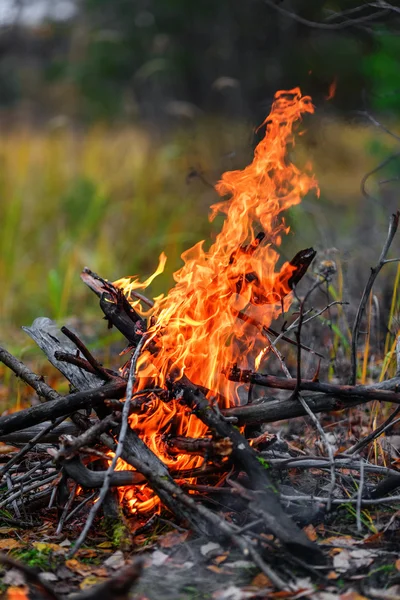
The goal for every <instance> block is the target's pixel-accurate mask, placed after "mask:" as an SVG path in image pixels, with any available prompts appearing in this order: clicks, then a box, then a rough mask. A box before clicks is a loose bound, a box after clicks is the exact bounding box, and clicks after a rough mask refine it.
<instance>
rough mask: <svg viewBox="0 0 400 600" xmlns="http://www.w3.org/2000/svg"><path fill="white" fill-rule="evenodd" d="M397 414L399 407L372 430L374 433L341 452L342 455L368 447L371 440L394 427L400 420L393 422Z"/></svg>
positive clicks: (399, 410)
mask: <svg viewBox="0 0 400 600" xmlns="http://www.w3.org/2000/svg"><path fill="white" fill-rule="evenodd" d="M399 412H400V406H398V407H397V408H396V410H394V411H393V412H392V414H391V415H390V416H389V417H388V418H387V419H386V421H385V422H384V423H382V424H381V425H379V427H377V428H376V429H374V431H371V433H370V434H368V435H367V437H365V438H363V439H362V440H360V441H358V442H357V444H354V446H351V448H348V449H347V450H346V451H345V452H343V454H348V455H350V456H351V455H352V454H355V453H356V452H359V451H360V450H362V449H363V448H365V446H368V444H369V443H370V442H372V440H376V439H377V438H378V437H379V436H380V435H382V433H384V432H385V431H387V430H388V429H391V428H392V427H393V426H394V425H396V423H399V422H400V419H396V420H395V421H393V419H394V418H395V417H396V416H397V415H398V414H399Z"/></svg>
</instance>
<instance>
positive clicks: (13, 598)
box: [7, 587, 29, 600]
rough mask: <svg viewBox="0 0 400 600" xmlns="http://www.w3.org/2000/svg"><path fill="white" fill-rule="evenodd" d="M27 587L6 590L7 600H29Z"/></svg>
mask: <svg viewBox="0 0 400 600" xmlns="http://www.w3.org/2000/svg"><path fill="white" fill-rule="evenodd" d="M28 592H29V590H28V588H27V587H23V588H20V587H10V588H8V590H7V600H29V597H28Z"/></svg>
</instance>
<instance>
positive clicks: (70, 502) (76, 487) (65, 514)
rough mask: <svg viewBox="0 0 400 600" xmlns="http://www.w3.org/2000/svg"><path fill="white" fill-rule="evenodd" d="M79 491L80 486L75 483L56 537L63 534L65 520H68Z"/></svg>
mask: <svg viewBox="0 0 400 600" xmlns="http://www.w3.org/2000/svg"><path fill="white" fill-rule="evenodd" d="M77 489H78V484H77V483H75V484H74V485H73V486H72V490H71V492H70V494H69V498H68V500H67V503H66V504H65V506H64V509H63V511H62V515H61V517H60V520H59V522H58V525H57V529H56V535H60V533H61V532H62V528H63V527H64V523H65V519H66V517H67V515H68V511H69V509H70V508H71V506H72V503H73V501H74V499H75V496H76V490H77Z"/></svg>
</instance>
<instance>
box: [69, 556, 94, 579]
mask: <svg viewBox="0 0 400 600" xmlns="http://www.w3.org/2000/svg"><path fill="white" fill-rule="evenodd" d="M65 566H66V567H67V569H69V570H70V571H73V572H74V573H79V575H86V573H87V572H88V571H91V569H92V567H91V566H90V565H85V563H81V562H80V561H79V560H76V558H70V559H69V560H66V561H65Z"/></svg>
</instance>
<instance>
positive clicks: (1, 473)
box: [0, 417, 67, 480]
mask: <svg viewBox="0 0 400 600" xmlns="http://www.w3.org/2000/svg"><path fill="white" fill-rule="evenodd" d="M66 418H67V417H59V418H58V419H56V420H55V421H54V422H53V423H50V424H49V425H47V427H44V428H43V429H42V431H39V433H38V434H37V435H35V437H34V438H32V440H31V441H30V442H28V443H27V444H25V446H24V447H23V448H21V450H20V451H19V452H17V454H15V455H14V456H13V457H12V458H11V459H10V460H9V461H8V462H7V463H6V464H5V465H4V467H2V468H1V469H0V480H1V478H2V477H3V476H4V475H5V473H7V471H9V470H10V469H11V467H12V466H14V465H15V464H16V463H17V462H20V461H21V459H22V458H23V457H24V456H25V454H27V452H29V450H31V448H33V446H34V445H35V444H36V442H38V441H39V440H40V439H42V437H44V436H45V435H46V434H47V433H49V431H51V430H52V429H54V428H55V427H57V426H58V425H60V423H62V422H63V421H65V419H66Z"/></svg>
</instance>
